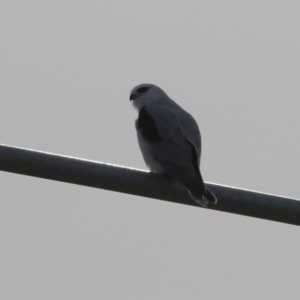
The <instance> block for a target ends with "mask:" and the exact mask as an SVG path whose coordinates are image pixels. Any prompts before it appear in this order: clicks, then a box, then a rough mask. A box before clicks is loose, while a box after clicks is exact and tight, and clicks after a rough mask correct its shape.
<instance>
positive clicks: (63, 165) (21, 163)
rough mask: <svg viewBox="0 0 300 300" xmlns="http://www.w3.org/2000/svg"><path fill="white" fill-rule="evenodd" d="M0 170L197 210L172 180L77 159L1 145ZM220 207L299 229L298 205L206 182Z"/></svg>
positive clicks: (291, 200)
mask: <svg viewBox="0 0 300 300" xmlns="http://www.w3.org/2000/svg"><path fill="white" fill-rule="evenodd" d="M0 170H2V171H6V172H12V173H17V174H23V175H29V176H34V177H39V178H45V179H52V180H56V181H62V182H68V183H73V184H79V185H84V186H89V187H94V188H101V189H106V190H110V191H115V192H121V193H127V194H132V195H137V196H143V197H149V198H154V199H159V200H165V201H170V202H175V203H181V204H187V205H192V206H196V207H199V206H198V205H197V204H196V203H195V202H194V201H193V200H192V199H191V198H190V196H189V194H188V192H187V191H186V190H185V189H184V188H183V187H182V186H181V185H180V184H178V183H177V182H175V181H174V180H171V179H169V178H166V177H163V176H160V175H157V174H153V173H149V172H145V171H141V170H136V169H131V168H125V167H120V166H115V165H110V164H105V163H100V162H95V161H89V160H84V159H78V158H74V157H68V156H62V155H56V154H51V153H46V152H40V151H34V150H29V149H23V148H17V147H12V146H7V145H0ZM206 185H207V186H208V187H209V189H211V191H212V192H213V193H214V194H215V195H216V196H217V198H218V200H219V201H218V203H217V204H216V205H211V206H210V207H209V208H208V209H212V210H218V211H224V212H229V213H234V214H240V215H245V216H250V217H256V218H261V219H266V220H272V221H277V222H282V223H288V224H293V225H300V201H298V200H295V199H288V198H284V197H279V196H275V195H269V194H263V193H258V192H253V191H249V190H243V189H237V188H233V187H229V186H222V185H217V184H212V183H206Z"/></svg>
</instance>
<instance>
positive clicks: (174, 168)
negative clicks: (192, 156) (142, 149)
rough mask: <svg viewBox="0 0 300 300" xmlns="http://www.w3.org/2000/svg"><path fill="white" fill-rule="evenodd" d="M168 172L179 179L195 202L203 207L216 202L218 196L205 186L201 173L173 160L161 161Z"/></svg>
mask: <svg viewBox="0 0 300 300" xmlns="http://www.w3.org/2000/svg"><path fill="white" fill-rule="evenodd" d="M161 165H162V167H163V168H164V169H165V170H166V172H167V174H169V175H170V176H172V177H174V178H175V179H177V180H178V181H179V182H180V183H181V184H182V185H183V186H184V187H185V188H186V189H187V190H188V192H189V194H190V196H191V197H192V198H193V200H194V201H195V202H197V203H198V204H199V205H201V206H203V207H207V206H208V204H209V203H210V204H216V203H217V198H216V196H215V195H214V194H213V193H212V192H211V191H210V190H209V189H208V188H207V187H206V186H205V184H204V182H203V180H202V177H201V174H200V172H199V173H196V171H195V170H194V169H193V168H187V167H186V166H180V165H177V164H174V163H171V162H166V161H163V162H161Z"/></svg>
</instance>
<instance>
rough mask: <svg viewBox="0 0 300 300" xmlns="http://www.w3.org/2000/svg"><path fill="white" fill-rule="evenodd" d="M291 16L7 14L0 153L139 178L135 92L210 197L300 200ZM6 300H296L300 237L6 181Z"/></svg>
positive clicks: (204, 4) (225, 5) (139, 10)
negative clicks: (186, 115) (163, 120)
mask: <svg viewBox="0 0 300 300" xmlns="http://www.w3.org/2000/svg"><path fill="white" fill-rule="evenodd" d="M299 15H300V2H299V1H275V0H274V1H152V2H150V1H123V2H122V1H70V0H69V1H63V0H60V1H56V0H51V1H17V0H16V1H1V3H0V82H1V88H0V97H1V104H2V105H1V110H0V137H1V138H0V143H3V144H9V145H14V146H19V147H25V148H26V147H27V148H31V149H37V150H42V151H49V152H54V153H58V154H64V155H71V156H76V157H81V158H86V159H92V160H99V161H104V162H110V163H116V164H120V165H125V166H131V167H136V168H142V169H145V168H146V167H145V164H144V162H143V159H142V155H141V153H140V150H139V147H138V143H137V139H136V133H135V128H134V120H135V119H136V117H137V112H136V111H135V110H134V109H133V108H132V107H131V105H130V103H129V93H130V91H131V89H132V88H133V87H134V86H135V85H137V84H139V83H143V82H147V83H148V82H149V83H154V84H157V85H159V86H160V87H162V88H163V89H164V90H165V91H166V92H167V93H168V95H170V97H172V98H173V99H174V100H175V101H177V102H178V103H179V104H180V105H181V106H182V107H183V108H185V109H186V110H187V111H189V112H190V113H192V114H193V116H194V117H195V119H196V120H197V122H198V124H199V126H200V130H201V133H202V138H203V154H202V160H201V170H202V173H203V177H204V179H205V180H206V181H210V182H215V183H219V184H228V185H232V186H236V187H240V188H247V189H253V190H258V191H262V192H266V193H273V194H279V195H284V196H287V197H293V198H300V190H299V180H298V178H299V169H300V160H299V153H300V143H299V125H300V122H299V113H300V104H299V95H300V85H299V82H300V72H299V70H300V59H299V53H300V40H299V28H300V18H299ZM0 180H1V181H0V182H1V199H0V299H299V294H300V287H299V284H298V279H299V277H300V262H299V251H300V231H299V228H298V227H296V226H292V225H285V224H280V223H275V222H270V221H264V220H258V219H252V218H248V217H243V216H236V215H231V214H226V213H221V212H215V211H208V210H205V209H200V208H199V209H196V208H194V207H186V206H183V205H176V204H171V203H165V202H162V201H156V200H152V199H146V198H140V197H135V196H130V195H123V194H119V193H113V192H108V191H103V190H96V189H91V188H86V187H80V186H75V185H69V184H64V183H57V182H52V181H48V180H42V179H36V178H30V177H26V176H20V175H14V174H9V173H3V172H0Z"/></svg>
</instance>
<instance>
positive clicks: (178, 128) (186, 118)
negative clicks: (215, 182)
mask: <svg viewBox="0 0 300 300" xmlns="http://www.w3.org/2000/svg"><path fill="white" fill-rule="evenodd" d="M172 104H173V103H171V104H170V105H167V104H163V105H161V104H159V105H158V104H152V105H147V106H146V107H145V108H144V109H145V110H147V113H148V114H149V115H150V117H151V118H152V119H153V124H152V125H153V126H155V128H156V130H157V133H158V134H159V136H160V138H161V139H160V140H158V141H157V142H154V143H151V149H152V153H153V155H154V157H155V158H156V159H158V160H159V161H164V160H165V161H168V162H173V163H175V164H178V165H182V166H192V164H193V159H195V157H193V151H196V160H198V161H197V162H196V164H197V165H198V166H199V158H200V151H201V138H200V132H199V129H198V126H197V123H196V121H195V120H194V119H193V117H192V116H191V115H190V114H188V113H187V112H186V111H184V110H183V109H182V108H181V107H179V106H177V105H172Z"/></svg>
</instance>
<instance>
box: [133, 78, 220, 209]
mask: <svg viewBox="0 0 300 300" xmlns="http://www.w3.org/2000/svg"><path fill="white" fill-rule="evenodd" d="M129 100H130V101H131V102H132V104H133V106H134V107H135V108H136V109H137V111H138V118H137V119H136V121H135V127H136V131H137V139H138V143H139V147H140V150H141V152H142V155H143V158H144V161H145V163H146V165H147V166H148V168H149V169H150V171H151V172H154V173H158V174H166V175H167V176H169V177H172V178H174V179H175V180H177V181H178V182H179V183H180V184H181V185H182V186H183V187H184V188H186V189H187V190H188V192H189V194H190V196H191V198H192V199H193V200H194V201H195V202H196V203H197V204H198V205H200V206H202V207H207V206H208V205H209V204H216V203H217V201H218V200H217V197H216V196H215V195H214V194H213V193H212V192H211V191H210V190H209V189H208V188H207V187H206V186H205V184H204V181H203V179H202V176H201V173H200V157H201V135H200V130H199V127H198V125H197V122H196V121H195V119H194V118H193V117H192V115H190V114H189V113H188V112H187V111H185V110H184V109H183V108H181V106H179V105H178V104H177V103H176V102H175V101H173V100H172V99H171V98H170V97H169V96H168V95H167V94H166V93H165V92H164V91H163V90H162V89H161V88H160V87H158V86H156V85H154V84H139V85H137V86H136V87H134V88H133V89H132V91H131V93H130V97H129Z"/></svg>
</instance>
